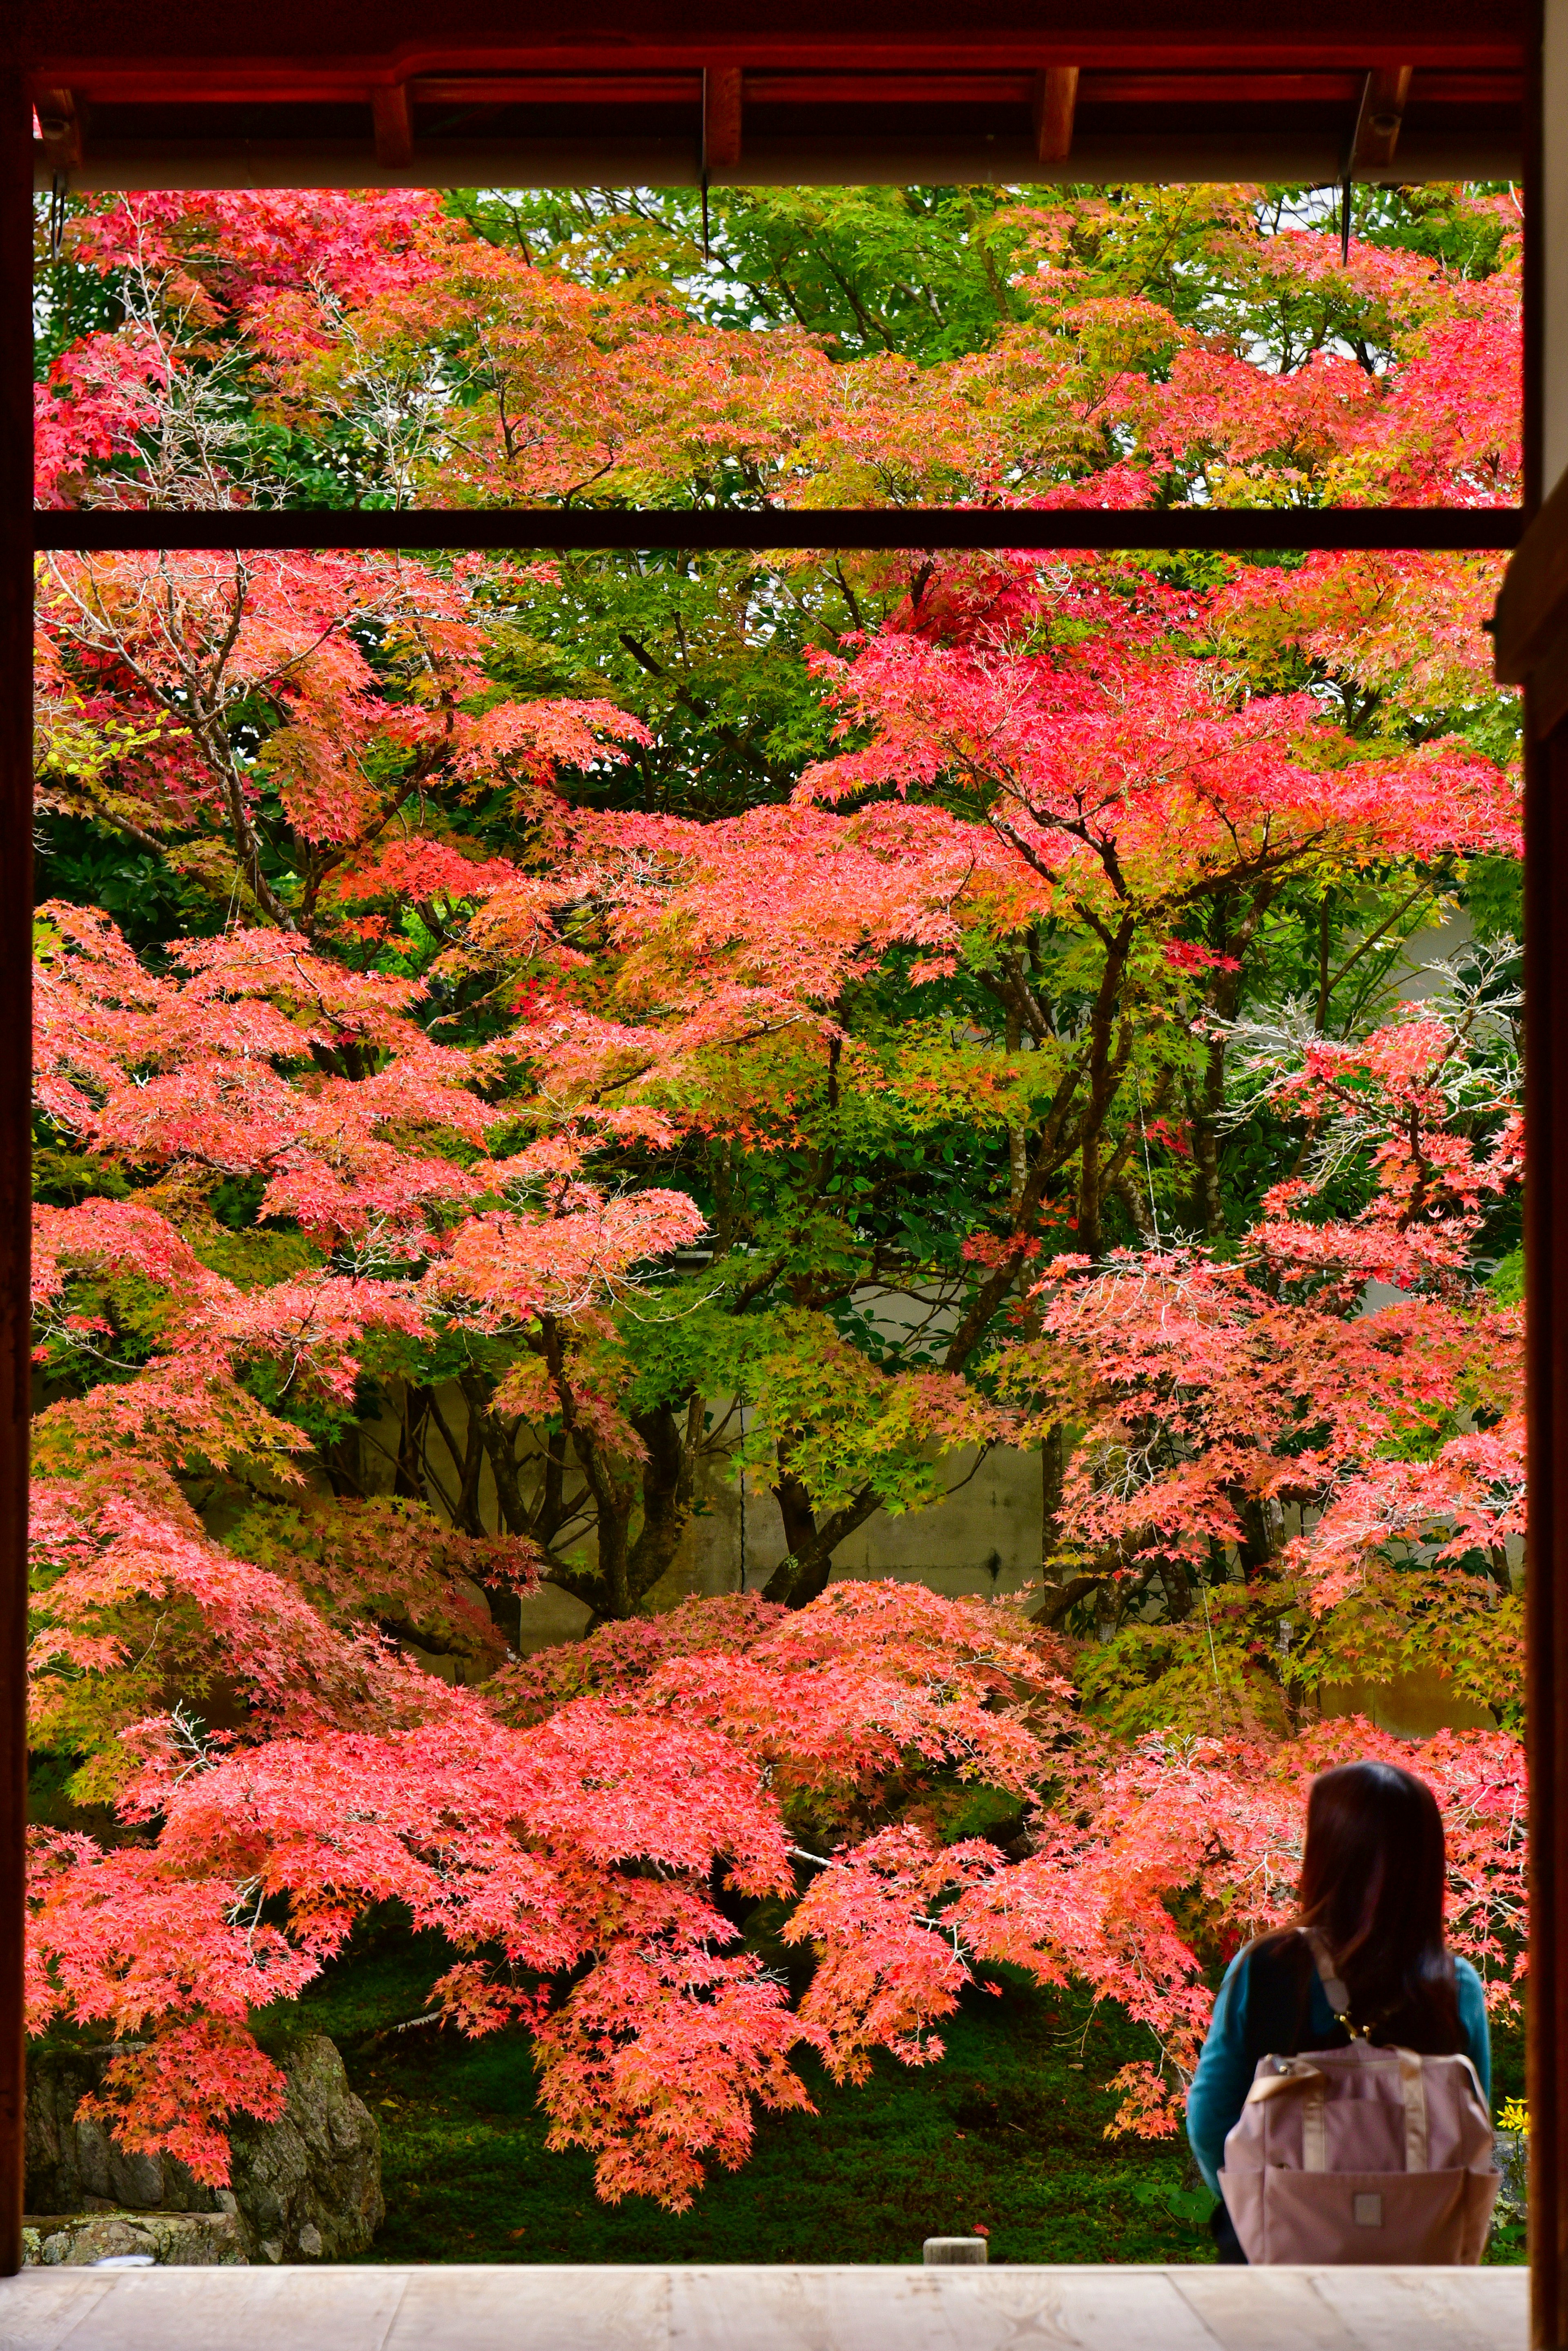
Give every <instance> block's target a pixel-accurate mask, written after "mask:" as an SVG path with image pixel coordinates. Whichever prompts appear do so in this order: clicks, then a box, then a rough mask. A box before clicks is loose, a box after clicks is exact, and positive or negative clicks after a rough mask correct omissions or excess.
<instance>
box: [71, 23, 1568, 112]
mask: <svg viewBox="0 0 1568 2351" xmlns="http://www.w3.org/2000/svg"><path fill="white" fill-rule="evenodd" d="M282 48H283V45H282V43H281V42H280V45H279V49H277V50H274V51H271V52H261V53H257V52H254V51H238V52H235V53H234V54H233V55H230V54H227V53H225V52H223V51H219V50H217V49H213V51H211V52H209V55H208V58H207V59H204V60H203V61H202V62H201V63H197V62H193V60H192V55H191V51H190V49H189V48H187V49H186V50H185V51H184V52H183V53H182V55H180V56H171V57H148V55H147V54H146V51H145V49H142V50H140V51H138V52H137V53H136V55H135V57H126V56H124V55H119V54H116V53H114V52H112V51H105V50H101V49H95V50H78V51H70V50H56V49H50V50H45V51H39V52H38V53H36V55H34V56H32V57H27V58H26V59H25V61H24V71H25V72H26V75H27V76H28V78H29V80H30V81H31V83H32V84H33V86H34V88H35V89H46V88H49V87H58V86H66V87H69V88H82V89H88V90H90V92H91V93H92V94H93V95H94V96H95V97H98V98H100V99H103V100H104V101H105V102H126V103H131V102H135V101H137V100H140V101H142V102H146V103H151V102H153V101H157V100H166V101H175V100H181V99H200V98H201V97H202V94H203V89H205V88H207V87H210V86H211V85H212V84H213V83H214V82H222V83H228V82H232V81H233V80H234V78H235V77H236V76H238V77H243V78H244V81H245V83H246V85H247V86H248V87H249V88H250V89H251V90H252V93H253V95H254V98H255V99H256V100H257V101H258V102H264V101H265V100H267V99H284V98H294V99H304V100H311V99H318V98H320V97H321V96H322V95H323V94H324V93H325V94H326V95H327V96H328V97H330V96H333V95H336V94H337V93H339V92H342V91H347V90H348V89H358V90H360V91H364V90H367V89H369V88H370V87H372V86H373V85H375V84H381V85H383V86H384V85H387V84H389V83H394V82H400V81H407V80H411V79H418V78H421V77H423V76H430V75H452V74H471V73H578V72H581V73H587V72H593V71H596V70H597V71H599V72H614V73H618V74H624V73H639V72H653V73H657V72H669V71H672V70H673V71H682V72H701V70H702V69H703V68H705V67H706V68H711V69H715V70H717V69H720V68H726V67H728V68H735V67H740V68H753V69H755V70H766V69H768V68H781V69H784V70H794V71H800V72H805V71H809V70H810V69H812V68H814V67H815V68H820V69H822V70H824V71H843V72H849V71H854V70H861V71H865V72H889V71H895V72H896V71H903V72H909V73H914V72H929V73H959V72H964V71H969V70H985V69H988V68H989V69H993V70H994V69H996V68H999V67H1002V66H1005V67H1008V68H1012V69H1013V70H1015V71H1018V72H1044V71H1045V70H1047V69H1048V68H1052V67H1063V66H1076V67H1078V68H1080V69H1082V70H1083V71H1085V72H1097V71H1100V70H1103V69H1104V70H1110V69H1115V68H1125V67H1127V66H1128V65H1129V64H1132V65H1136V66H1137V67H1138V68H1140V69H1141V70H1145V71H1148V72H1172V73H1174V72H1180V71H1188V72H1201V71H1204V70H1210V71H1219V70H1222V69H1224V68H1231V69H1232V70H1234V71H1238V72H1244V71H1264V70H1267V69H1269V68H1277V69H1280V70H1284V71H1290V70H1295V71H1301V72H1314V71H1316V72H1328V73H1333V72H1341V73H1371V72H1375V71H1376V70H1378V69H1379V68H1388V67H1389V66H1391V65H1396V64H1397V65H1398V66H1401V67H1410V68H1415V70H1417V72H1420V71H1429V70H1445V69H1446V70H1450V71H1466V72H1479V73H1518V72H1521V71H1522V70H1523V68H1524V66H1525V62H1526V59H1525V51H1524V47H1523V45H1522V44H1521V42H1519V41H1508V40H1502V41H1500V40H1497V39H1495V38H1492V39H1480V38H1478V39H1474V40H1468V39H1467V40H1456V39H1448V40H1440V41H1439V40H1433V41H1426V42H1421V41H1411V40H1402V41H1400V42H1399V43H1398V44H1397V51H1398V54H1397V58H1396V57H1392V56H1391V55H1390V43H1389V42H1388V40H1386V39H1384V40H1383V41H1381V42H1377V41H1368V42H1350V43H1347V42H1345V41H1335V42H1326V41H1325V42H1309V43H1300V42H1292V41H1281V40H1278V39H1272V40H1271V39H1264V38H1262V37H1260V38H1258V39H1256V40H1247V41H1235V40H1231V41H1225V42H1220V41H1193V42H1177V41H1148V40H1143V39H1139V38H1137V37H1133V36H1132V35H1127V36H1124V37H1119V38H1118V37H1115V36H1107V35H1106V33H1105V31H1104V30H1103V29H1102V30H1101V31H1100V32H1099V33H1098V34H1097V36H1096V37H1092V38H1085V37H1075V38H1069V37H1062V38H1058V39H1054V40H1038V39H1032V38H1030V37H1027V36H1023V37H1020V36H1016V35H1009V34H1006V33H1000V32H999V33H998V34H996V35H993V36H989V37H986V38H984V39H973V38H971V39H969V40H965V41H962V42H958V41H951V40H945V41H940V42H939V41H927V40H919V39H910V40H909V41H908V42H891V41H880V42H866V41H864V40H859V39H857V38H855V37H852V36H847V35H846V37H845V38H844V39H843V40H831V39H824V38H823V37H821V36H820V35H813V36H810V37H800V38H798V39H780V38H777V37H773V38H758V39H752V40H746V41H742V42H734V41H722V40H711V39H706V38H702V37H693V38H691V39H689V40H684V41H678V42H671V41H663V42H660V43H659V44H657V45H655V44H652V43H644V42H622V41H614V40H606V41H603V42H599V43H594V42H585V41H581V40H575V41H560V42H555V43H548V44H546V43H541V42H531V43H526V44H524V43H517V44H516V45H509V46H507V47H498V46H496V45H494V44H481V45H475V46H472V47H470V46H467V45H464V44H462V43H457V42H453V43H450V44H442V45H441V46H434V45H431V44H428V43H423V42H421V43H419V44H413V43H410V44H406V45H404V46H403V47H400V48H398V49H395V50H392V51H389V52H383V53H380V54H378V53H376V52H373V51H367V52H342V53H337V54H329V55H327V56H324V57H318V58H306V57H300V56H299V55H298V53H297V50H294V51H291V52H288V53H286V54H281V53H280V52H282Z"/></svg>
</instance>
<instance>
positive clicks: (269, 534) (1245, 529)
mask: <svg viewBox="0 0 1568 2351" xmlns="http://www.w3.org/2000/svg"><path fill="white" fill-rule="evenodd" d="M1523 521H1524V518H1523V516H1522V514H1521V511H1520V510H1519V508H1518V507H1313V508H1308V509H1298V508H1293V507H1226V508H1223V509H1219V510H1217V509H1215V508H1212V507H1170V508H1167V509H1164V510H1160V511H1155V510H1152V509H1150V508H1147V507H1133V508H1130V509H1128V508H1125V507H1116V508H1110V507H769V508H767V509H765V510H764V511H762V512H756V511H737V510H734V509H725V510H723V511H720V512H715V511H713V510H711V509H706V510H693V509H692V508H691V507H466V508H465V507H415V508H412V509H410V510H408V511H405V512H398V513H389V512H386V511H377V512H374V513H368V512H364V511H355V510H348V509H335V510H327V511H325V512H324V511H322V510H320V509H315V510H311V511H307V512H298V511H290V512H285V513H275V512H267V511H257V510H255V509H250V508H225V509H223V511H221V512H215V513H192V512H189V511H182V512H179V513H170V512H160V511H158V510H156V509H152V508H146V507H139V508H136V509H134V510H126V509H122V508H108V507H88V508H86V509H73V510H65V509H53V510H52V509H47V508H42V509H40V510H39V511H38V512H36V514H35V515H34V517H33V527H34V545H35V547H36V548H37V549H39V550H40V551H41V552H42V551H55V552H59V553H66V552H77V553H88V552H94V551H97V552H102V553H112V552H115V551H119V550H126V549H157V548H166V549H171V550H178V549H192V548H214V549H236V550H239V551H241V552H246V551H250V552H255V553H262V552H265V551H268V550H271V551H275V552H286V551H291V550H292V551H295V552H297V553H301V554H304V553H309V552H312V551H316V552H326V551H328V550H331V549H339V548H345V549H394V548H407V549H419V548H457V549H462V548H478V549H484V548H510V547H544V548H581V549H593V548H607V549H613V548H664V547H669V548H682V549H691V550H692V551H696V552H701V551H705V550H710V549H713V550H719V549H757V550H765V549H773V548H780V549H783V548H845V549H852V548H888V549H898V548H919V549H927V548H981V549H983V548H1026V549H1041V550H1050V549H1062V550H1063V551H1064V552H1067V551H1070V550H1072V549H1140V550H1141V549H1149V550H1156V549H1183V548H1189V549H1196V550H1208V551H1210V552H1220V553H1234V554H1247V553H1251V552H1253V551H1260V552H1261V551H1264V550H1268V549H1275V550H1296V551H1300V552H1303V553H1313V552H1316V551H1333V550H1335V549H1352V550H1354V549H1389V550H1397V549H1417V550H1421V551H1427V552H1440V551H1444V550H1448V551H1458V552H1469V553H1484V552H1487V551H1489V550H1501V549H1508V548H1511V547H1514V546H1516V545H1517V544H1518V542H1519V539H1520V538H1521V534H1522V530H1523Z"/></svg>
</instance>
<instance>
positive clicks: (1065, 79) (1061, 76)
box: [1034, 66, 1078, 163]
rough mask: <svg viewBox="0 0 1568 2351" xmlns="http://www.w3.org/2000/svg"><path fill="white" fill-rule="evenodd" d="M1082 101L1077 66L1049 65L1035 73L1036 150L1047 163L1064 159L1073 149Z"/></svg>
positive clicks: (1064, 160)
mask: <svg viewBox="0 0 1568 2351" xmlns="http://www.w3.org/2000/svg"><path fill="white" fill-rule="evenodd" d="M1077 104H1078V68H1077V67H1076V66H1047V67H1046V68H1045V70H1044V73H1039V74H1036V75H1035V77H1034V152H1035V153H1036V154H1037V155H1038V156H1039V158H1040V161H1041V162H1043V163H1064V162H1066V160H1067V158H1068V156H1069V155H1070V154H1071V153H1072V152H1073V116H1074V114H1075V110H1076V109H1077Z"/></svg>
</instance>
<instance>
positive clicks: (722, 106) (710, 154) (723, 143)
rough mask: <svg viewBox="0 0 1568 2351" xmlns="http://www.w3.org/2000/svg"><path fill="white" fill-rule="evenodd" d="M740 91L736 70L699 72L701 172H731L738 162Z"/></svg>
mask: <svg viewBox="0 0 1568 2351" xmlns="http://www.w3.org/2000/svg"><path fill="white" fill-rule="evenodd" d="M741 113H742V89H741V68H740V67H739V66H704V68H702V169H703V171H704V172H733V171H736V170H738V169H739V167H740V162H741Z"/></svg>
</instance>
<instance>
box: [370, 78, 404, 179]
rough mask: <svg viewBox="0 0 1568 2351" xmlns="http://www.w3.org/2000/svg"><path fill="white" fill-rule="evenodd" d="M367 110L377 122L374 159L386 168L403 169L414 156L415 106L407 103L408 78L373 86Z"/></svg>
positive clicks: (390, 169) (393, 170)
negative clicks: (368, 109) (404, 80)
mask: <svg viewBox="0 0 1568 2351" xmlns="http://www.w3.org/2000/svg"><path fill="white" fill-rule="evenodd" d="M370 111H371V114H372V115H373V116H374V118H375V123H376V161H377V162H378V163H380V164H382V165H384V166H385V168H386V169H387V170H388V171H389V172H397V171H400V170H402V169H403V168H404V167H405V166H406V165H408V164H410V163H411V162H413V160H414V110H413V108H412V107H411V106H410V103H409V86H408V84H407V82H402V81H394V82H385V83H382V84H380V85H379V87H378V88H377V89H373V90H372V91H371V92H370Z"/></svg>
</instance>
